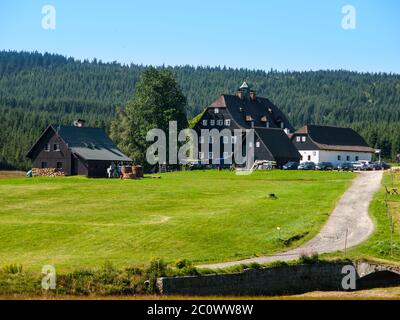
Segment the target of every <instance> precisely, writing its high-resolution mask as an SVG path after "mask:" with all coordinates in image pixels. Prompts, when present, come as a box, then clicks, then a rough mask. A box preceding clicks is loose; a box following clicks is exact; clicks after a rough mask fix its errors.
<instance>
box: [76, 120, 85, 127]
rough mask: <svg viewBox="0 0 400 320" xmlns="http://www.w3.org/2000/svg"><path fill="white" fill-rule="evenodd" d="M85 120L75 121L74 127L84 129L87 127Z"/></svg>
mask: <svg viewBox="0 0 400 320" xmlns="http://www.w3.org/2000/svg"><path fill="white" fill-rule="evenodd" d="M85 122H86V121H85V120H82V119H78V120H75V121H74V126H75V127H79V128H82V127H84V126H85Z"/></svg>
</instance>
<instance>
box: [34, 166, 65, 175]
mask: <svg viewBox="0 0 400 320" xmlns="http://www.w3.org/2000/svg"><path fill="white" fill-rule="evenodd" d="M32 175H33V176H34V177H62V176H65V173H64V172H63V171H62V170H59V169H56V168H43V169H42V168H33V169H32Z"/></svg>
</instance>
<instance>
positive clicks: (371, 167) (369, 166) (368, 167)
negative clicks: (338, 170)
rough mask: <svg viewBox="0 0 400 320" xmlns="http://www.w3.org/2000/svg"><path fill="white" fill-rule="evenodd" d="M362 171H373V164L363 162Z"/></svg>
mask: <svg viewBox="0 0 400 320" xmlns="http://www.w3.org/2000/svg"><path fill="white" fill-rule="evenodd" d="M364 165H365V166H364V170H366V171H371V170H374V163H373V162H372V161H365V162H364Z"/></svg>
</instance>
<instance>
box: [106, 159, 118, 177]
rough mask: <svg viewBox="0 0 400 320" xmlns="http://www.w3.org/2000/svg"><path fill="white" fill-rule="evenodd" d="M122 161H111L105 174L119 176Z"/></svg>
mask: <svg viewBox="0 0 400 320" xmlns="http://www.w3.org/2000/svg"><path fill="white" fill-rule="evenodd" d="M121 170H122V163H121V162H119V163H118V164H115V163H114V162H111V164H110V166H109V167H108V168H107V175H108V177H109V178H119V177H120V176H121V175H122V171H121Z"/></svg>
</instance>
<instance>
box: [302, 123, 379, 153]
mask: <svg viewBox="0 0 400 320" xmlns="http://www.w3.org/2000/svg"><path fill="white" fill-rule="evenodd" d="M295 134H307V135H308V136H309V137H310V138H311V139H312V141H313V142H314V143H315V145H316V146H317V147H318V148H319V149H320V150H332V151H334V150H340V151H355V152H375V149H373V148H371V147H370V146H368V144H367V142H366V141H365V140H364V138H363V137H361V136H360V135H359V134H358V133H357V132H355V131H354V130H353V129H351V128H341V127H334V126H319V125H306V126H304V127H302V128H300V129H299V130H297V131H296V132H295Z"/></svg>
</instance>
